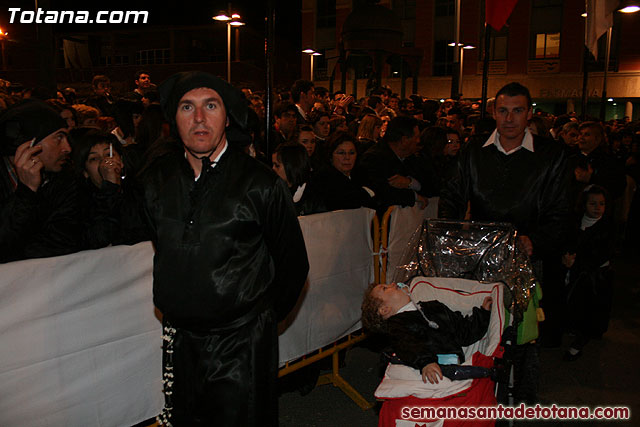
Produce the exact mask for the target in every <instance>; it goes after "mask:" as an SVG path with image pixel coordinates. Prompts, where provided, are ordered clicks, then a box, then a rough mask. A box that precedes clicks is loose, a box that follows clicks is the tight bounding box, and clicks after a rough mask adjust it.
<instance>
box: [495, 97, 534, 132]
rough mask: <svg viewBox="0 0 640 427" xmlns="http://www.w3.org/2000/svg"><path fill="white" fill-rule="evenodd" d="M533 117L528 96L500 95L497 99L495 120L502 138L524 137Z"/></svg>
mask: <svg viewBox="0 0 640 427" xmlns="http://www.w3.org/2000/svg"><path fill="white" fill-rule="evenodd" d="M531 117H532V111H531V108H529V104H528V102H527V97H526V96H524V95H517V96H507V95H500V96H499V97H497V98H496V103H495V117H494V118H495V119H496V127H497V129H498V132H499V133H500V136H501V137H504V138H507V139H517V138H522V137H524V132H525V129H526V128H527V126H528V124H529V120H530V119H531Z"/></svg>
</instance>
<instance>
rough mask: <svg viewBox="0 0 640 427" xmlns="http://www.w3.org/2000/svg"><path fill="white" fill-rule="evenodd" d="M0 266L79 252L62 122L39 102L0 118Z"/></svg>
mask: <svg viewBox="0 0 640 427" xmlns="http://www.w3.org/2000/svg"><path fill="white" fill-rule="evenodd" d="M0 141H1V142H0V263H3V262H9V261H16V260H22V259H27V258H43V257H50V256H57V255H64V254H68V253H71V252H75V251H77V250H79V248H80V233H79V224H80V222H79V218H78V214H77V212H78V189H77V185H76V182H75V179H74V178H73V176H72V175H71V173H70V172H69V171H68V168H67V164H68V160H69V154H70V153H71V147H70V145H69V142H68V141H67V123H66V122H65V121H64V120H63V119H62V118H60V115H59V114H58V112H56V111H55V110H53V109H52V108H51V107H49V106H48V105H46V104H45V103H44V102H42V101H36V100H27V101H23V102H21V103H19V104H16V105H14V106H12V107H11V108H10V109H8V110H7V111H6V112H5V113H3V114H2V116H1V117H0Z"/></svg>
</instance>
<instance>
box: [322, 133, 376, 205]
mask: <svg viewBox="0 0 640 427" xmlns="http://www.w3.org/2000/svg"><path fill="white" fill-rule="evenodd" d="M328 151H329V163H330V166H328V167H326V168H324V169H323V170H321V171H320V172H319V173H318V175H317V176H316V181H317V186H318V188H319V189H320V191H321V194H322V195H323V198H324V200H325V202H326V204H327V208H328V209H329V210H338V209H357V208H360V207H362V206H365V207H369V208H376V206H377V203H376V199H375V194H374V193H373V191H372V190H371V189H368V188H366V187H364V186H363V185H362V184H361V183H360V182H358V181H356V180H354V179H353V178H352V176H351V171H352V170H353V167H354V166H355V164H356V160H357V158H358V152H357V151H358V150H357V148H356V144H355V138H354V137H353V135H351V134H349V133H346V132H337V133H335V134H334V135H332V136H331V138H330V139H329V144H328Z"/></svg>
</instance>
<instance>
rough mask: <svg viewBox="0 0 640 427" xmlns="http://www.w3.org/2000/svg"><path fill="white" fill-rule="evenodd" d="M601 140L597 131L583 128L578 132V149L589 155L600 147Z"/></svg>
mask: <svg viewBox="0 0 640 427" xmlns="http://www.w3.org/2000/svg"><path fill="white" fill-rule="evenodd" d="M601 139H602V137H601V136H600V134H598V131H597V130H595V129H593V128H590V127H586V128H583V129H581V130H580V137H579V138H578V147H580V151H583V152H585V153H587V154H589V153H591V152H592V151H593V150H595V149H596V147H597V146H598V145H600V140H601Z"/></svg>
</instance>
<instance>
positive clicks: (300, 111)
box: [296, 104, 308, 120]
mask: <svg viewBox="0 0 640 427" xmlns="http://www.w3.org/2000/svg"><path fill="white" fill-rule="evenodd" d="M296 108H297V109H298V112H299V113H300V115H301V116H302V118H303V119H305V120H308V119H307V113H305V112H304V110H303V109H302V107H300V106H299V105H298V104H296Z"/></svg>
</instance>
